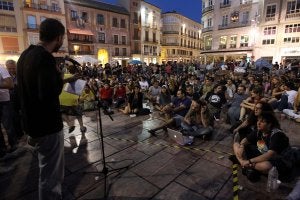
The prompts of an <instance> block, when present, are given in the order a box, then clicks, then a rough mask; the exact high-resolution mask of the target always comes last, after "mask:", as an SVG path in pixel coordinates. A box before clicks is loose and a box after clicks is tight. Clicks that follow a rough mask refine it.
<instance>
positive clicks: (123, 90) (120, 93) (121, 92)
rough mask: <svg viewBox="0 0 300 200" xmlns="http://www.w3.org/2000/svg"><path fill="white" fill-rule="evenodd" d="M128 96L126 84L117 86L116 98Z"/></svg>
mask: <svg viewBox="0 0 300 200" xmlns="http://www.w3.org/2000/svg"><path fill="white" fill-rule="evenodd" d="M125 97H126V88H125V87H124V86H122V87H121V88H120V87H117V88H116V91H115V98H125Z"/></svg>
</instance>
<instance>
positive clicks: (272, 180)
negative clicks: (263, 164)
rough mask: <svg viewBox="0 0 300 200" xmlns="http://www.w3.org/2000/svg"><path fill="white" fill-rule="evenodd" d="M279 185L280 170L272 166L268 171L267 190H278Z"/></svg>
mask: <svg viewBox="0 0 300 200" xmlns="http://www.w3.org/2000/svg"><path fill="white" fill-rule="evenodd" d="M278 186H279V181H278V171H277V168H276V167H272V169H270V171H269V173H268V182H267V192H272V191H274V190H276V189H277V188H278Z"/></svg>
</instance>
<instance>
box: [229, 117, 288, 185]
mask: <svg viewBox="0 0 300 200" xmlns="http://www.w3.org/2000/svg"><path fill="white" fill-rule="evenodd" d="M257 130H258V132H252V133H251V134H249V135H248V136H247V137H246V138H244V139H242V140H241V141H240V142H239V141H235V142H234V144H233V151H234V155H235V156H236V157H233V156H231V157H230V159H231V160H232V161H233V162H237V161H238V163H240V164H241V166H242V167H243V168H244V172H245V173H246V175H247V177H248V179H249V180H250V181H257V180H258V177H257V174H256V175H255V176H256V177H253V176H254V174H253V172H256V171H258V172H260V173H263V174H267V173H268V171H269V170H270V169H271V168H272V167H273V166H275V167H276V168H277V170H278V174H279V179H282V178H286V177H287V176H288V175H289V173H290V172H291V169H292V166H290V165H288V162H286V160H285V159H284V156H283V154H284V151H285V150H287V149H288V148H289V147H290V144H289V138H288V137H287V136H286V135H285V134H284V132H283V131H282V130H281V129H280V125H279V122H278V120H277V119H276V117H275V116H274V115H273V114H270V113H262V114H261V115H260V117H259V118H258V121H257ZM235 158H236V159H235ZM253 170H255V171H253ZM250 172H251V173H252V174H251V175H250ZM252 175H253V176H252ZM251 176H252V177H251Z"/></svg>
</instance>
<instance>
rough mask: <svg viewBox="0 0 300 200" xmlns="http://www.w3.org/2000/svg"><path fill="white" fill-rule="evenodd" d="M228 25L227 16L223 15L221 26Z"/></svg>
mask: <svg viewBox="0 0 300 200" xmlns="http://www.w3.org/2000/svg"><path fill="white" fill-rule="evenodd" d="M227 25H228V15H224V16H223V17H222V26H227Z"/></svg>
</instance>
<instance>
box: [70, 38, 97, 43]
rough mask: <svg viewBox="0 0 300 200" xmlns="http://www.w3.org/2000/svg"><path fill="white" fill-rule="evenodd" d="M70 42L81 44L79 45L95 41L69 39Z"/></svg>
mask: <svg viewBox="0 0 300 200" xmlns="http://www.w3.org/2000/svg"><path fill="white" fill-rule="evenodd" d="M69 41H71V42H79V43H93V42H94V41H93V40H81V39H75V38H73V39H69Z"/></svg>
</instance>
